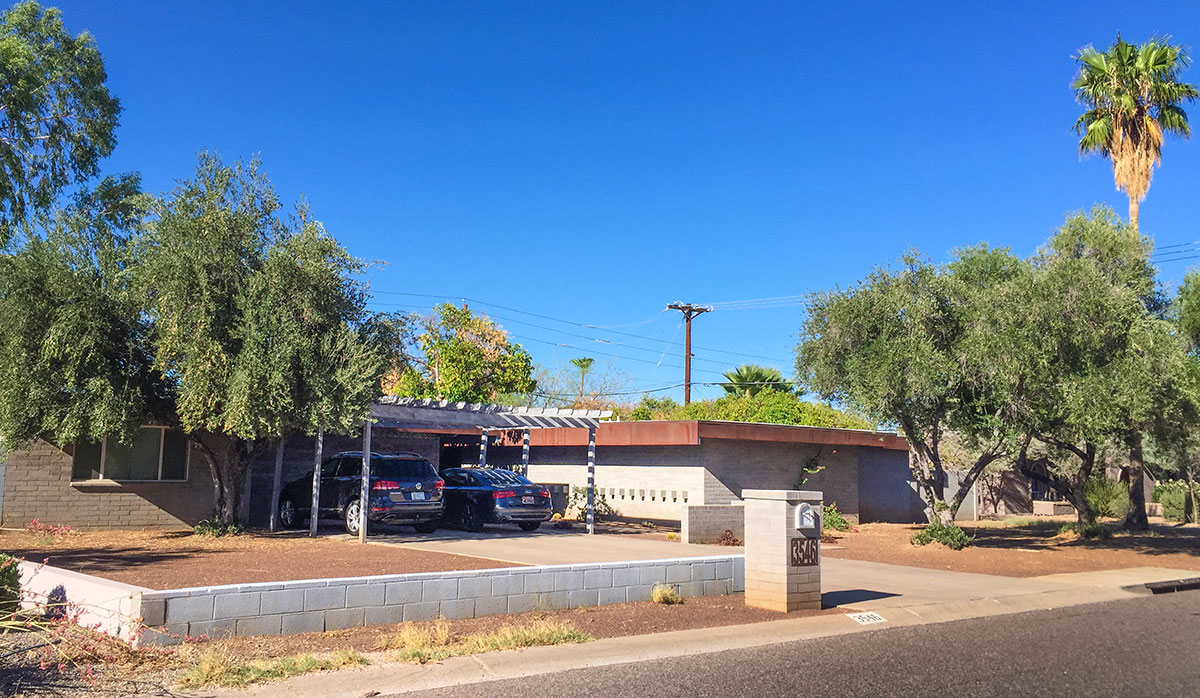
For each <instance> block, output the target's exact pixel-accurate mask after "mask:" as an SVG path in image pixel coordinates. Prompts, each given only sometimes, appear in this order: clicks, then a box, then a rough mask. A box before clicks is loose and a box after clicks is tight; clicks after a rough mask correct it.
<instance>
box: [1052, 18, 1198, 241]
mask: <svg viewBox="0 0 1200 698" xmlns="http://www.w3.org/2000/svg"><path fill="white" fill-rule="evenodd" d="M1169 42H1170V38H1169V37H1161V38H1152V39H1150V40H1148V41H1146V42H1144V43H1141V44H1137V45H1134V44H1130V43H1128V42H1126V41H1124V40H1123V39H1121V36H1120V35H1119V34H1118V35H1117V41H1116V43H1114V44H1113V45H1112V46H1110V47H1109V48H1108V49H1106V50H1104V51H1099V50H1097V49H1096V48H1094V47H1092V46H1085V47H1084V48H1083V49H1081V50H1080V51H1079V53H1078V54H1077V55H1076V56H1075V59H1076V61H1077V62H1078V64H1079V73H1078V74H1077V76H1076V78H1075V81H1074V82H1073V83H1072V88H1073V89H1074V90H1075V96H1076V97H1077V98H1078V100H1079V101H1080V102H1081V103H1082V104H1083V105H1084V106H1085V107H1087V110H1086V111H1085V112H1084V113H1083V114H1082V115H1080V117H1079V119H1078V120H1076V122H1075V131H1076V133H1078V134H1079V136H1080V139H1079V151H1080V153H1083V154H1088V153H1097V154H1100V155H1101V156H1103V157H1107V158H1109V159H1111V160H1112V165H1113V179H1114V181H1115V182H1116V185H1117V189H1119V190H1120V191H1123V192H1125V194H1126V195H1128V197H1129V223H1130V225H1131V226H1132V227H1133V230H1134V231H1135V232H1136V231H1137V229H1138V211H1139V207H1140V205H1141V202H1142V199H1144V198H1145V197H1146V192H1147V191H1148V190H1149V189H1150V180H1151V178H1153V176H1154V167H1155V166H1158V165H1161V164H1162V146H1163V138H1164V136H1165V134H1168V133H1170V134H1175V135H1178V136H1182V137H1184V138H1186V137H1188V136H1189V135H1190V134H1191V128H1190V127H1189V125H1188V117H1187V112H1186V111H1184V109H1183V104H1184V103H1185V102H1190V101H1193V100H1195V99H1196V98H1197V97H1198V96H1200V92H1198V91H1197V90H1196V87H1195V86H1194V85H1191V84H1189V83H1186V82H1182V81H1181V80H1180V79H1179V74H1180V73H1181V72H1182V71H1183V69H1184V68H1186V67H1187V65H1188V63H1189V59H1188V55H1187V53H1186V52H1185V51H1184V50H1183V47H1181V46H1176V45H1172V44H1170V43H1169Z"/></svg>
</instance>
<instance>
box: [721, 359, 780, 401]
mask: <svg viewBox="0 0 1200 698" xmlns="http://www.w3.org/2000/svg"><path fill="white" fill-rule="evenodd" d="M725 379H726V380H727V381H729V382H728V383H722V384H721V387H722V388H724V389H725V392H726V393H728V394H730V395H757V394H758V393H760V392H762V391H764V390H779V391H783V392H790V391H791V390H792V386H791V384H790V383H788V382H787V381H785V380H784V379H783V374H782V373H780V372H779V369H777V368H768V367H765V366H756V365H754V364H744V365H742V366H738V367H737V368H735V369H733V370H730V371H726V372H725Z"/></svg>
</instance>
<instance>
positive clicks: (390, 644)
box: [381, 619, 592, 664]
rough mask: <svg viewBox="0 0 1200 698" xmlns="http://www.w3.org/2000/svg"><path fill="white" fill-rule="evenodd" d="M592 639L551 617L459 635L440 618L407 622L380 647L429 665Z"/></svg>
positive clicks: (396, 656) (399, 657)
mask: <svg viewBox="0 0 1200 698" xmlns="http://www.w3.org/2000/svg"><path fill="white" fill-rule="evenodd" d="M591 639H592V636H591V635H588V634H587V633H585V632H582V631H579V630H576V629H575V626H573V625H571V624H570V623H565V622H562V621H557V620H552V619H540V620H535V621H533V622H532V623H526V624H523V625H504V626H501V627H500V628H498V629H496V630H493V631H491V632H482V633H474V634H471V635H467V636H466V637H462V638H456V637H454V636H453V635H451V633H450V624H449V623H447V622H446V621H444V620H439V621H435V622H433V623H425V624H420V623H405V624H403V625H401V626H400V630H399V631H398V632H396V633H394V634H392V635H388V636H386V637H384V638H383V642H382V643H381V648H382V649H386V650H391V652H390V653H389V656H390V657H391V658H392V659H395V660H397V661H401V662H411V663H415V664H426V663H428V662H440V661H442V660H444V659H448V658H450V657H457V656H459V655H464V654H478V653H480V652H490V651H492V650H512V649H520V648H522V647H537V646H541V645H563V644H567V643H574V642H587V641H589V640H591Z"/></svg>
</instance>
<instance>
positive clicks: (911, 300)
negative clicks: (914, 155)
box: [796, 247, 1025, 523]
mask: <svg viewBox="0 0 1200 698" xmlns="http://www.w3.org/2000/svg"><path fill="white" fill-rule="evenodd" d="M1024 266H1025V265H1024V263H1023V262H1022V261H1021V260H1019V259H1017V258H1016V257H1014V256H1012V255H1011V254H1009V253H1008V252H1007V251H1006V250H989V249H987V248H984V247H976V248H969V249H966V250H962V251H960V252H958V253H957V254H956V256H955V258H954V260H953V261H952V262H951V263H950V264H948V265H945V266H937V265H933V264H930V263H929V262H926V261H924V260H922V259H920V258H919V257H917V256H915V255H913V254H909V255H907V256H905V257H904V260H903V266H902V268H901V269H899V270H898V271H893V270H889V269H876V270H875V271H874V272H873V273H872V274H871V275H870V276H868V277H867V278H866V279H865V280H863V281H860V282H859V283H858V284H856V285H854V286H853V287H851V288H849V289H847V290H837V291H828V292H821V293H815V294H813V295H811V296H810V298H809V301H808V313H807V315H808V318H807V320H806V321H805V323H804V326H803V328H802V329H801V342H800V345H799V346H798V348H797V360H796V369H797V374H798V375H799V376H801V377H802V379H803V380H804V383H805V384H806V386H807V387H808V389H809V390H811V391H812V392H814V393H816V394H817V395H819V396H820V397H821V398H823V399H825V400H831V401H836V402H838V403H841V404H847V405H850V406H852V407H854V408H856V409H857V410H859V411H860V412H861V413H863V414H865V415H867V416H868V417H869V418H870V419H872V420H874V421H875V422H877V423H882V424H895V425H898V426H899V427H900V429H902V430H903V432H904V435H905V437H906V438H907V439H908V441H909V443H910V444H911V445H912V448H913V452H914V459H913V475H914V477H915V479H916V481H917V484H918V487H919V489H920V492H921V494H922V496H923V498H924V499H925V502H926V504H927V512H926V513H927V515H928V517H929V520H930V521H931V522H942V523H950V522H951V521H953V518H954V514H955V512H957V511H958V509H959V507H960V506H961V505H962V502H963V500H964V498H965V497H966V496H967V494H968V493H969V492H970V491H971V486H972V485H973V484H974V482H975V480H976V479H978V477H979V476H980V475H981V474H982V473H983V472H984V470H985V469H986V468H987V467H988V465H990V464H991V463H993V462H994V461H996V460H998V459H1000V458H1001V457H1003V456H1004V455H1006V454H1008V453H1010V452H1011V451H1012V449H1013V437H1014V434H1013V433H1012V431H1011V425H1010V424H1009V423H1008V420H1007V419H1006V417H1007V414H1006V408H1007V405H1006V404H1005V403H1004V401H1003V395H999V394H997V393H995V391H993V390H992V389H991V388H990V387H989V386H988V385H987V384H986V383H984V382H981V381H980V380H979V376H978V371H979V362H977V361H972V360H971V358H972V349H973V344H974V336H975V335H976V334H977V333H978V332H979V331H983V330H986V329H987V328H986V327H985V325H984V324H983V323H981V322H980V321H979V318H980V315H981V312H982V309H984V308H986V307H988V305H989V304H990V303H991V302H992V298H991V295H992V293H993V292H994V290H995V289H996V288H997V287H998V286H999V285H1000V284H1002V283H1003V282H1005V281H1007V280H1009V279H1011V278H1013V277H1014V276H1016V275H1018V274H1019V273H1021V270H1022V269H1023V267H1024ZM955 432H956V433H957V434H959V435H960V437H962V438H963V439H965V440H966V441H967V442H968V443H969V445H970V446H971V448H972V449H973V452H974V453H977V454H978V455H977V458H976V459H975V461H974V462H973V463H971V464H970V466H969V467H968V468H967V469H966V470H965V471H964V472H962V473H961V476H962V477H961V480H960V485H959V487H958V489H957V490H956V491H955V492H953V493H949V494H948V493H947V491H946V486H945V483H946V481H947V478H946V464H945V462H944V461H943V459H942V454H941V445H942V442H943V441H944V440H945V439H946V437H947V435H948V434H950V433H955Z"/></svg>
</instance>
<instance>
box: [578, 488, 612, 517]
mask: <svg viewBox="0 0 1200 698" xmlns="http://www.w3.org/2000/svg"><path fill="white" fill-rule="evenodd" d="M592 505H593V507H595V510H596V522H597V523H599V522H601V521H604V520H605V519H611V518H612V517H614V516H616V515H617V512H616V510H615V509H613V508H612V505H611V504H609V503H608V500H607V499H606V498H605V497H604V492H603V491H601V490H600V489H597V490H596V497H595V499H594V500H593V503H592ZM567 508H568V509H574V510H575V511H577V512H579V513H578V514H577V519H578V520H579V521H586V520H587V488H586V487H572V488H571V497H570V499H568V500H567Z"/></svg>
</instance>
